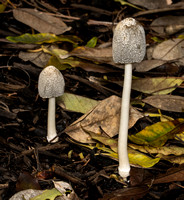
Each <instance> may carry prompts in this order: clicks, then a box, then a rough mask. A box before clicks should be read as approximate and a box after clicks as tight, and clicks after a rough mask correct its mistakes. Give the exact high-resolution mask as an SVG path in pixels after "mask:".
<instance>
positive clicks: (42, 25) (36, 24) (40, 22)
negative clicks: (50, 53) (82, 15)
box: [13, 8, 71, 35]
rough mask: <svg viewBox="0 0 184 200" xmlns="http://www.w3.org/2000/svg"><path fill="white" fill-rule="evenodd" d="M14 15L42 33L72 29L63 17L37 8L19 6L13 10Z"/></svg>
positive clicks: (57, 32) (60, 32)
mask: <svg viewBox="0 0 184 200" xmlns="http://www.w3.org/2000/svg"><path fill="white" fill-rule="evenodd" d="M13 16H14V18H15V19H16V20H18V21H20V22H22V23H24V24H26V25H28V26H30V27H32V28H33V29H35V30H37V31H38V32H40V33H54V34H56V35H59V34H63V33H65V32H66V31H69V30H70V29H71V27H68V26H67V25H66V24H65V23H64V22H63V21H62V20H61V18H56V17H53V16H51V15H49V14H47V13H44V12H40V11H38V10H36V9H30V8H17V9H14V10H13Z"/></svg>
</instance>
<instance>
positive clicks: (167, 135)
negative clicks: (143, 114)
mask: <svg viewBox="0 0 184 200" xmlns="http://www.w3.org/2000/svg"><path fill="white" fill-rule="evenodd" d="M183 129H184V119H177V120H173V121H168V122H157V123H155V124H153V125H151V126H147V127H146V128H145V129H143V130H142V131H140V132H138V133H136V134H135V135H130V136H129V139H130V140H131V141H132V142H134V143H136V144H142V145H150V146H154V147H159V146H163V145H164V144H165V143H166V141H167V140H168V139H172V138H174V136H175V135H176V134H177V133H179V132H181V131H182V130H183Z"/></svg>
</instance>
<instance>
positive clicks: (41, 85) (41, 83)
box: [38, 66, 65, 98]
mask: <svg viewBox="0 0 184 200" xmlns="http://www.w3.org/2000/svg"><path fill="white" fill-rule="evenodd" d="M64 87H65V82H64V78H63V75H62V74H61V72H60V71H59V70H58V69H57V68H56V67H54V66H48V67H46V68H44V69H43V70H42V71H41V73H40V75H39V78H38V93H39V95H40V96H41V97H42V98H52V97H58V96H61V95H63V93H64Z"/></svg>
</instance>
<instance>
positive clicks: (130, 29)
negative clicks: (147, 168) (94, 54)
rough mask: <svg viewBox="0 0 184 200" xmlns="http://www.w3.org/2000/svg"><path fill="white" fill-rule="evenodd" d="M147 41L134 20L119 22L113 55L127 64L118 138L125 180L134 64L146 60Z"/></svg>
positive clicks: (126, 175)
mask: <svg viewBox="0 0 184 200" xmlns="http://www.w3.org/2000/svg"><path fill="white" fill-rule="evenodd" d="M145 52H146V40H145V32H144V28H143V27H142V26H141V25H140V24H139V23H138V22H137V21H136V20H135V19H133V18H126V19H124V20H122V21H121V22H119V23H118V24H117V26H116V28H115V30H114V35H113V42H112V54H113V60H114V62H115V63H120V64H125V73H124V85H123V94H122V103H121V116H120V128H119V138H118V157H119V167H118V170H119V175H120V176H121V177H123V178H124V179H125V180H126V178H127V177H128V176H129V172H130V164H129V158H128V151H127V142H128V123H129V107H130V93H131V83H132V63H139V62H141V61H142V60H143V59H144V56H145Z"/></svg>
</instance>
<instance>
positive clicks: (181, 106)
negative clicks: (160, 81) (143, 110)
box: [143, 95, 184, 112]
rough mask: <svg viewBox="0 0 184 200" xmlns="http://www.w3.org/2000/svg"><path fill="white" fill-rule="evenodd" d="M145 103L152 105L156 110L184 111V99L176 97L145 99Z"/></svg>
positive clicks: (159, 96)
mask: <svg viewBox="0 0 184 200" xmlns="http://www.w3.org/2000/svg"><path fill="white" fill-rule="evenodd" d="M143 102H145V103H147V104H150V105H152V106H153V107H155V108H158V109H161V110H166V111H172V112H183V111H184V97H181V96H174V95H156V96H149V97H147V98H145V99H143Z"/></svg>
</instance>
